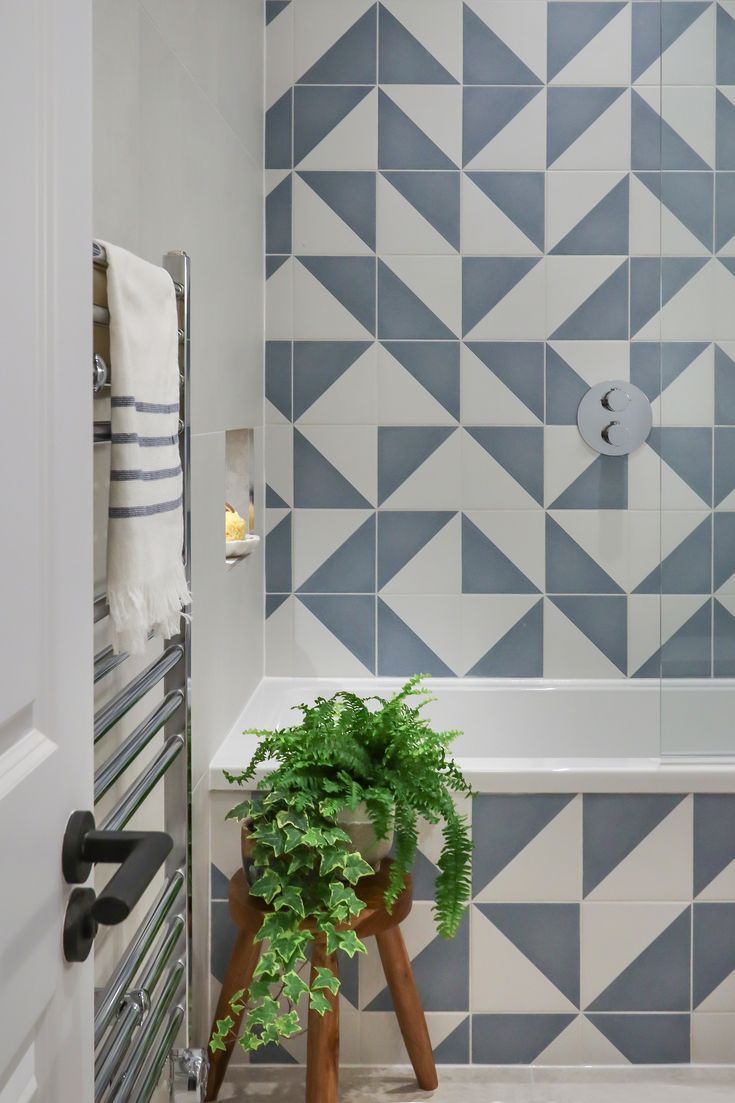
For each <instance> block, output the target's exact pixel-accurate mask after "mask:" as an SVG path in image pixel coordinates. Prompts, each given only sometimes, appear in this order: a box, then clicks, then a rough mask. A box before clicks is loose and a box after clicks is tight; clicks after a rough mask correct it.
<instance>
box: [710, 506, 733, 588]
mask: <svg viewBox="0 0 735 1103" xmlns="http://www.w3.org/2000/svg"><path fill="white" fill-rule="evenodd" d="M712 521H713V526H712V527H713V532H712V540H713V558H712V589H713V591H714V592H715V593H716V594H718V595H719V596H720V597H725V596H728V597H731V596H732V595H733V594H735V513H733V512H731V511H729V510H728V511H727V512H725V511H724V510H722V511H719V512H717V513H715V515H714V517H713V519H712Z"/></svg>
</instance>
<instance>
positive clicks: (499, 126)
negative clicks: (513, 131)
mask: <svg viewBox="0 0 735 1103" xmlns="http://www.w3.org/2000/svg"><path fill="white" fill-rule="evenodd" d="M539 91H540V89H539V88H513V87H509V88H502V87H500V88H471V87H465V89H464V95H463V108H462V164H464V165H467V164H469V162H470V161H471V160H472V158H473V157H475V156H476V155H477V154H478V153H479V152H480V150H481V149H484V148H485V146H486V145H487V144H488V142H490V141H492V139H493V138H495V137H496V135H498V134H499V133H500V131H501V130H503V129H504V128H505V127H506V126H507V125H508V123H509V122H510V121H511V119H514V118H515V117H516V115H517V114H518V113H519V112H520V111H522V110H523V108H524V107H526V106H527V104H529V103H530V102H531V100H532V99H535V97H536V96H537V95H538V94H539Z"/></svg>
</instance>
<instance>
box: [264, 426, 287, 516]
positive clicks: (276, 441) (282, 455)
mask: <svg viewBox="0 0 735 1103" xmlns="http://www.w3.org/2000/svg"><path fill="white" fill-rule="evenodd" d="M265 469H266V472H267V475H266V500H265V504H266V506H268V507H271V506H272V507H275V508H280V509H288V508H289V507H290V506H291V505H293V430H292V428H291V426H290V425H285V424H281V425H268V426H266V430H265Z"/></svg>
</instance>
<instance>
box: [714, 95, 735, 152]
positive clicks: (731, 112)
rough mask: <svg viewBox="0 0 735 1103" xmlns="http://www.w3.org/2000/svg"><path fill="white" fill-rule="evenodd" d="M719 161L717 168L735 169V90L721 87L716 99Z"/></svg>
mask: <svg viewBox="0 0 735 1103" xmlns="http://www.w3.org/2000/svg"><path fill="white" fill-rule="evenodd" d="M715 112H716V123H715V126H716V143H717V160H716V164H715V166H714V167H715V168H717V169H722V170H728V169H735V88H733V87H732V86H730V85H720V87H719V88H718V89H717V95H716V99H715Z"/></svg>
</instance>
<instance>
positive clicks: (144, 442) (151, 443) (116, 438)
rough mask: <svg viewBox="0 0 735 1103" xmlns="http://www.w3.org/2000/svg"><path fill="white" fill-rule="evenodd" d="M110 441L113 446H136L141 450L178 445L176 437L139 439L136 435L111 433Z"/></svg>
mask: <svg viewBox="0 0 735 1103" xmlns="http://www.w3.org/2000/svg"><path fill="white" fill-rule="evenodd" d="M110 439H111V441H112V443H113V444H138V445H140V447H141V448H163V447H166V446H168V445H170V444H178V443H179V438H178V436H175V437H139V436H138V434H137V433H113V434H112V436H111V438H110Z"/></svg>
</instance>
